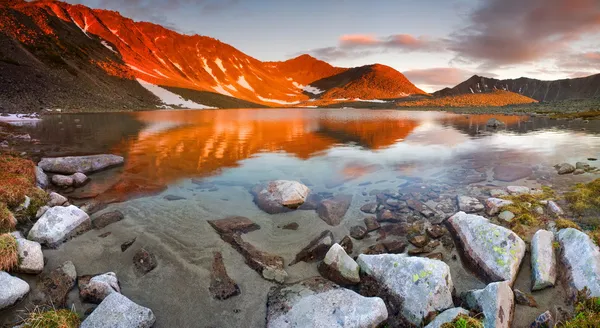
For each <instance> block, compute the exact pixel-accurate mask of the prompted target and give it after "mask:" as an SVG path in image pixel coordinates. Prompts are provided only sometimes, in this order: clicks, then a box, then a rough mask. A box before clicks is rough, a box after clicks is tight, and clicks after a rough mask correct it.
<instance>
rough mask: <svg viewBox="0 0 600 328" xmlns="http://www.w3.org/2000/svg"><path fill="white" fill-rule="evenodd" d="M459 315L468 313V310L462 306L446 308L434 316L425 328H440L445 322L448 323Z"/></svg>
mask: <svg viewBox="0 0 600 328" xmlns="http://www.w3.org/2000/svg"><path fill="white" fill-rule="evenodd" d="M459 315H469V311H467V310H465V309H463V308H452V309H448V310H446V311H444V312H442V313H440V314H438V315H437V317H435V319H433V321H431V322H430V323H429V324H428V325H427V326H425V328H441V327H442V325H444V324H445V323H450V322H452V321H454V319H456V317H458V316H459Z"/></svg>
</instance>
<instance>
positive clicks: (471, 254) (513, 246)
mask: <svg viewBox="0 0 600 328" xmlns="http://www.w3.org/2000/svg"><path fill="white" fill-rule="evenodd" d="M448 227H449V229H450V230H451V231H452V232H453V233H454V235H455V236H456V237H457V239H458V241H459V243H460V244H461V246H462V250H463V253H464V256H465V258H466V259H467V260H468V261H470V262H471V264H472V265H473V266H474V267H475V268H476V269H477V271H478V272H479V273H481V274H482V275H483V278H484V279H486V280H487V281H490V282H493V281H504V280H508V281H509V282H510V284H511V285H512V283H513V282H514V280H515V278H516V277H517V273H518V272H519V267H520V266H521V261H522V260H523V257H524V256H525V247H526V246H525V242H524V241H523V240H522V239H521V238H519V236H517V234H515V233H514V232H512V231H511V230H508V229H506V228H504V227H501V226H498V225H495V224H492V223H490V221H489V220H488V219H486V218H484V217H481V216H478V215H472V214H466V213H464V212H458V213H456V214H455V215H454V216H452V217H451V218H450V219H448Z"/></svg>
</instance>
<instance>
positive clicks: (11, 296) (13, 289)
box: [0, 271, 29, 310]
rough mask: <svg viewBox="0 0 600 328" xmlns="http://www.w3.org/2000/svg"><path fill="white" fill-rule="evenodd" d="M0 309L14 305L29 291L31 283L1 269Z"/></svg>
mask: <svg viewBox="0 0 600 328" xmlns="http://www.w3.org/2000/svg"><path fill="white" fill-rule="evenodd" d="M0 287H1V288H0V310H2V309H4V308H7V307H9V306H13V305H14V304H15V303H17V302H18V301H19V300H20V299H22V298H23V297H25V295H27V293H29V284H27V283H26V282H25V281H23V280H21V279H19V278H17V277H13V276H11V275H9V274H8V273H6V272H4V271H0Z"/></svg>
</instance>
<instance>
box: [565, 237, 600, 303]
mask: <svg viewBox="0 0 600 328" xmlns="http://www.w3.org/2000/svg"><path fill="white" fill-rule="evenodd" d="M556 238H557V239H558V242H559V243H560V247H561V252H560V253H561V262H562V264H563V265H564V267H565V269H566V278H567V281H568V284H567V287H568V292H569V296H570V297H571V298H574V297H575V296H576V294H577V291H580V290H583V288H585V287H587V288H588V290H589V291H590V295H591V296H592V297H600V279H598V277H600V251H599V250H598V246H596V245H595V244H594V242H593V241H592V240H591V239H590V237H589V236H588V235H587V234H585V233H584V232H581V231H579V230H576V229H573V228H567V229H563V230H560V231H559V232H558V234H557V235H556Z"/></svg>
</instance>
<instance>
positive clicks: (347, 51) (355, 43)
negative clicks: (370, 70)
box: [309, 34, 444, 61]
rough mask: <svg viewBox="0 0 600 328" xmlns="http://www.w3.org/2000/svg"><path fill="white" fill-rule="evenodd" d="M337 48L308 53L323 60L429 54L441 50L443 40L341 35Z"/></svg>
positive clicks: (405, 36) (403, 36)
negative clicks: (382, 54) (407, 53)
mask: <svg viewBox="0 0 600 328" xmlns="http://www.w3.org/2000/svg"><path fill="white" fill-rule="evenodd" d="M338 41H339V42H338V45H337V46H332V47H324V48H317V49H313V50H311V51H309V52H310V53H311V54H313V55H314V56H315V57H318V58H321V59H323V60H326V61H328V60H336V59H344V58H360V57H367V56H370V55H373V54H378V53H384V52H390V51H396V52H431V51H438V50H442V49H443V47H444V46H443V42H444V41H443V40H437V39H430V38H427V37H424V36H421V37H414V36H412V35H409V34H395V35H390V36H386V37H376V36H374V35H369V34H347V35H342V36H341V37H340V38H339V40H338Z"/></svg>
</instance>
